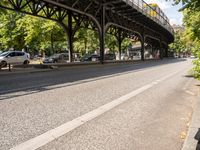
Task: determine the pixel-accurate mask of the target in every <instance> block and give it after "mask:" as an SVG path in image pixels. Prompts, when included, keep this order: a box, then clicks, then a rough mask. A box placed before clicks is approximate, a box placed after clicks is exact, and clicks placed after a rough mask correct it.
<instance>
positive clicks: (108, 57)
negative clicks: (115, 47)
mask: <svg viewBox="0 0 200 150" xmlns="http://www.w3.org/2000/svg"><path fill="white" fill-rule="evenodd" d="M104 59H105V60H116V56H115V54H112V53H110V54H105V55H104Z"/></svg>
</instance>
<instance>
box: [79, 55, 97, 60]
mask: <svg viewBox="0 0 200 150" xmlns="http://www.w3.org/2000/svg"><path fill="white" fill-rule="evenodd" d="M99 60H100V56H99V55H97V54H92V55H84V56H83V57H82V58H81V61H99Z"/></svg>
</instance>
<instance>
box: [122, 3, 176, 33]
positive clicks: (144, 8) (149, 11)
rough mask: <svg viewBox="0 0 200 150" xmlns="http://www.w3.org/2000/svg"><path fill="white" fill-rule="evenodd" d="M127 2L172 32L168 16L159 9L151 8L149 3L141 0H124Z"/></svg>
mask: <svg viewBox="0 0 200 150" xmlns="http://www.w3.org/2000/svg"><path fill="white" fill-rule="evenodd" d="M124 1H125V2H126V3H127V4H129V5H131V6H132V7H133V8H137V10H139V11H140V12H141V13H143V14H144V15H146V16H148V17H149V18H151V19H152V20H153V21H155V22H156V23H158V24H160V25H161V26H163V27H164V28H165V29H167V30H168V31H169V32H171V33H172V34H174V30H173V28H172V26H171V25H170V23H169V19H168V17H167V16H166V15H165V14H164V13H163V11H162V10H161V9H159V12H158V11H157V10H155V9H153V8H152V7H151V6H150V5H148V4H147V3H146V2H144V1H143V0H124Z"/></svg>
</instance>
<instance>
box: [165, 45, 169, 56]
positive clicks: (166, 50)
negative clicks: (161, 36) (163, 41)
mask: <svg viewBox="0 0 200 150" xmlns="http://www.w3.org/2000/svg"><path fill="white" fill-rule="evenodd" d="M168 50H169V46H168V45H167V46H166V49H165V57H168V56H169V54H168Z"/></svg>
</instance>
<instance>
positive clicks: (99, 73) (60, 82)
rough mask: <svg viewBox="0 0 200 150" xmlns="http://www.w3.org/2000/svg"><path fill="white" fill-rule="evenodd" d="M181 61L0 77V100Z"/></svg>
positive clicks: (91, 67)
mask: <svg viewBox="0 0 200 150" xmlns="http://www.w3.org/2000/svg"><path fill="white" fill-rule="evenodd" d="M182 61H186V59H164V60H149V61H145V62H137V63H134V62H133V63H128V64H125V63H124V64H107V65H98V66H94V65H93V66H87V67H86V66H83V67H69V68H64V69H61V70H56V71H51V72H40V73H39V72H37V73H27V74H16V75H9V76H1V77H0V100H6V99H9V98H14V97H18V96H23V95H29V94H33V93H39V92H43V91H47V90H53V89H58V88H63V87H67V86H72V85H77V84H82V83H87V82H91V81H96V80H100V79H105V78H110V77H114V76H120V75H122V74H128V73H131V72H133V71H135V72H137V71H141V70H144V69H146V68H151V67H156V66H161V65H166V64H171V63H180V62H182Z"/></svg>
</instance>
